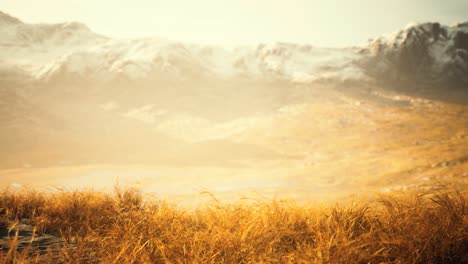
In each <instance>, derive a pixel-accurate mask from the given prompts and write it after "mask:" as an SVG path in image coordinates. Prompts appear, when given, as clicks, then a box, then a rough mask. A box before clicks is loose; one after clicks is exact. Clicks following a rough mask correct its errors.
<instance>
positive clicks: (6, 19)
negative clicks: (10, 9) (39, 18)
mask: <svg viewBox="0 0 468 264" xmlns="http://www.w3.org/2000/svg"><path fill="white" fill-rule="evenodd" d="M5 24H6V25H11V24H23V22H22V21H21V20H19V19H18V18H16V17H13V16H11V15H9V14H7V13H5V12H2V11H0V26H2V25H5Z"/></svg>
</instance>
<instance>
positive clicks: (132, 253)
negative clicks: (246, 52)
mask: <svg viewBox="0 0 468 264" xmlns="http://www.w3.org/2000/svg"><path fill="white" fill-rule="evenodd" d="M15 223H25V224H29V225H32V226H35V227H36V229H35V230H37V233H38V234H37V236H38V237H40V236H41V235H43V234H49V235H53V236H55V237H56V238H57V241H56V243H50V244H49V245H48V246H47V247H46V248H45V249H44V248H43V247H42V248H39V247H37V244H35V245H36V246H34V245H33V244H32V243H31V244H30V245H29V246H23V247H19V246H18V245H19V244H18V243H19V240H20V239H21V236H18V234H11V232H10V234H9V235H8V236H4V237H2V239H3V240H4V241H6V242H5V243H3V244H2V247H3V250H0V262H2V263H285V262H286V263H287V262H290V263H468V256H467V255H468V254H467V253H466V252H467V249H468V207H467V198H466V196H465V195H464V194H462V193H460V192H456V191H444V192H441V191H437V192H434V193H425V194H418V193H416V194H406V195H403V196H401V195H400V196H392V195H387V196H383V197H381V198H380V200H379V201H378V202H372V203H370V202H368V203H364V202H363V203H360V204H352V205H344V206H339V205H337V206H330V207H328V208H318V207H314V206H298V205H295V204H294V203H291V202H279V201H271V202H269V203H265V202H258V203H249V204H243V203H233V204H222V203H219V202H216V204H214V205H212V206H209V205H208V206H205V207H202V208H196V209H195V210H187V209H181V208H178V207H176V206H173V205H170V204H168V203H165V202H164V201H145V200H144V199H143V196H142V194H141V193H140V192H138V191H137V190H134V189H120V188H116V190H115V192H114V193H113V194H107V193H100V192H93V191H74V192H57V193H40V192H37V191H33V190H25V191H20V192H12V191H9V190H5V191H3V192H2V193H0V229H2V234H4V233H5V232H3V231H9V230H10V229H11V230H13V229H14V228H13V227H12V225H14V224H15ZM12 228H13V229H12ZM30 239H31V240H34V238H30Z"/></svg>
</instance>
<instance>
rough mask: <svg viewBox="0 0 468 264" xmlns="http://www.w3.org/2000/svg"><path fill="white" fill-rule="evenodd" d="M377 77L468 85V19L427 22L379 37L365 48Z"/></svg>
mask: <svg viewBox="0 0 468 264" xmlns="http://www.w3.org/2000/svg"><path fill="white" fill-rule="evenodd" d="M362 53H363V54H364V58H363V59H362V60H361V62H362V67H363V68H364V69H365V71H366V73H367V74H369V75H370V76H372V77H373V78H375V79H377V80H383V81H390V82H400V81H412V82H420V83H424V84H449V85H451V86H452V85H454V86H459V87H463V86H464V87H465V88H466V87H468V23H461V24H457V25H454V26H443V25H440V24H439V23H424V24H418V25H412V26H409V27H407V28H405V29H403V30H400V31H398V32H395V33H393V34H391V35H388V36H384V37H380V38H377V39H375V40H373V41H371V42H370V43H369V45H368V46H367V47H365V48H363V49H362Z"/></svg>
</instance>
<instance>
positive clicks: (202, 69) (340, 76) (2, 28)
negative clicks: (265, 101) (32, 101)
mask: <svg viewBox="0 0 468 264" xmlns="http://www.w3.org/2000/svg"><path fill="white" fill-rule="evenodd" d="M0 36H1V37H0V47H1V50H0V78H1V79H2V80H6V79H8V80H21V81H25V80H27V81H35V82H40V83H67V82H72V83H75V84H76V83H79V82H80V81H83V82H95V83H109V82H113V81H116V80H117V81H121V80H128V81H139V82H141V81H143V82H145V81H154V80H172V81H176V82H179V81H186V80H192V79H212V78H215V79H230V78H246V79H253V80H282V81H290V82H300V83H309V82H314V81H316V80H323V79H326V80H338V81H346V80H362V81H364V80H365V81H369V80H377V81H404V80H410V81H418V82H424V83H433V82H450V83H452V84H456V85H458V86H460V85H462V86H463V85H465V86H466V84H467V83H468V77H467V76H468V23H464V24H458V25H455V26H450V27H448V26H442V25H440V24H438V23H425V24H418V25H412V26H408V27H407V28H405V29H403V30H400V31H398V32H396V33H393V34H391V35H387V36H383V37H379V38H377V39H375V40H373V41H370V42H369V43H366V44H364V45H362V46H360V47H355V48H347V49H327V48H317V47H313V46H309V45H296V44H290V43H273V44H260V45H258V46H255V47H239V48H235V49H233V50H226V49H223V48H221V47H216V46H199V45H190V44H182V43H177V42H173V41H168V40H163V39H157V38H148V39H135V40H120V39H111V38H107V37H105V36H102V35H99V34H96V33H94V32H92V31H91V30H90V29H89V28H88V27H87V26H86V25H84V24H80V23H76V22H72V23H61V24H27V23H23V22H22V21H20V20H19V19H17V18H15V17H12V16H10V15H8V14H5V13H2V12H0Z"/></svg>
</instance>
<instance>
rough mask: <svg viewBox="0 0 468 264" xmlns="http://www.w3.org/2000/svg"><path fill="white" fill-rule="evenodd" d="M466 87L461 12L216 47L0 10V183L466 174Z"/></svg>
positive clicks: (273, 186) (354, 182) (382, 182)
mask: <svg viewBox="0 0 468 264" xmlns="http://www.w3.org/2000/svg"><path fill="white" fill-rule="evenodd" d="M311 34H313V33H311ZM467 97H468V23H459V24H456V25H452V26H446V25H441V24H439V23H423V24H415V25H410V26H408V27H406V28H404V29H401V30H397V31H396V32H394V33H392V34H389V35H383V36H376V38H375V39H373V40H370V41H369V42H368V43H366V44H365V45H361V46H355V47H349V48H342V49H338V48H318V47H314V46H313V43H312V45H298V44H294V43H267V44H258V45H257V46H251V47H248V46H247V47H245V46H244V47H238V48H234V49H225V48H222V47H218V46H201V45H192V44H185V43H178V42H173V41H168V40H164V39H156V38H145V39H130V40H129V39H126V40H121V39H112V38H110V37H106V36H104V35H100V34H99V33H95V32H93V31H92V30H91V29H90V28H88V27H87V26H86V25H84V24H82V23H79V22H67V23H60V24H28V23H24V22H22V21H21V19H18V18H16V17H14V16H12V15H9V14H6V13H3V12H0V114H1V119H0V135H1V137H0V146H1V151H0V158H1V160H0V166H1V167H2V168H3V169H14V171H16V172H13V173H12V172H11V171H10V170H5V171H3V172H0V173H1V177H3V179H4V181H3V184H12V183H13V182H14V183H18V184H33V185H34V184H37V183H35V182H34V180H32V176H31V175H33V174H34V175H45V176H44V177H43V178H42V179H43V181H42V182H41V184H58V185H65V186H81V185H83V183H85V182H88V183H91V182H92V179H93V178H99V180H97V181H102V184H101V185H102V186H109V184H110V183H112V179H113V178H112V177H114V176H115V175H117V176H119V175H121V177H122V178H125V179H128V180H129V181H130V182H135V181H136V179H137V177H135V176H134V175H135V174H138V175H141V179H140V178H138V179H139V180H138V181H141V182H142V183H143V184H145V186H146V187H147V188H148V190H149V191H155V190H158V191H160V192H161V191H163V192H168V193H170V192H175V193H181V194H187V193H190V192H191V191H193V190H199V189H204V188H206V189H208V190H219V191H223V192H229V191H232V190H237V189H242V190H247V189H249V190H250V189H262V190H269V191H271V192H276V191H278V190H282V189H286V190H294V193H296V194H297V195H299V194H301V193H308V192H309V191H310V190H315V191H316V192H317V193H316V195H318V194H320V193H326V192H330V191H331V190H333V191H336V192H338V191H340V190H349V191H350V192H352V191H354V190H356V189H358V188H360V186H366V187H369V188H370V186H371V187H372V188H374V187H375V188H393V187H395V186H408V185H411V184H413V185H418V184H419V181H421V179H422V178H424V177H425V178H428V179H431V180H432V179H433V178H431V177H434V180H435V179H436V178H437V177H438V176H440V175H441V173H442V172H443V173H445V172H446V170H450V173H451V174H453V175H455V176H454V177H458V176H459V175H464V174H463V173H465V172H466V166H467V165H466V153H468V152H467V151H468V150H467V148H468V145H467V142H466V140H467V138H466V129H467V124H468V114H467V110H466V103H467ZM421 131H422V132H421ZM413 159H414V160H413ZM409 160H411V161H409ZM443 162H454V164H455V165H453V166H448V167H450V168H446V166H442V165H441V164H442V163H443ZM95 166H96V167H98V168H97V169H96V168H95ZM100 166H103V167H100ZM126 166H127V167H126ZM128 166H137V167H138V168H137V169H136V171H131V170H130V171H129V169H128ZM432 166H433V167H432ZM122 167H125V168H122ZM441 167H442V168H441ZM411 170H418V171H420V173H416V174H414V175H412V176H411V177H410V178H404V177H403V176H405V175H406V174H405V173H407V172H408V171H411ZM66 174H68V175H70V176H64V175H66ZM18 175H22V176H21V177H20V176H18ZM47 175H54V176H53V177H48V176H47ZM96 175H98V177H96ZM129 175H131V176H129ZM399 176H402V177H401V178H400V177H399ZM463 177H465V176H463ZM175 179H177V180H175ZM214 179H215V180H214ZM216 179H218V180H216ZM463 179H464V178H463ZM463 179H462V181H464V180H463ZM220 180H222V181H225V182H227V183H226V184H225V185H221V184H219V181H220ZM93 184H96V185H98V186H101V185H100V184H98V183H93ZM150 185H151V187H150ZM158 186H159V187H158ZM194 186H195V187H194ZM376 186H377V187H376ZM418 186H419V185H418ZM306 189H307V191H306Z"/></svg>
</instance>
